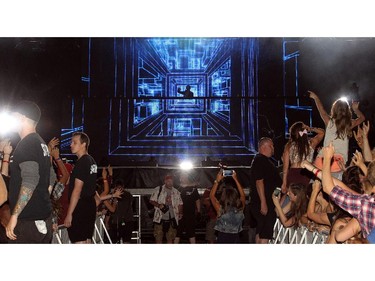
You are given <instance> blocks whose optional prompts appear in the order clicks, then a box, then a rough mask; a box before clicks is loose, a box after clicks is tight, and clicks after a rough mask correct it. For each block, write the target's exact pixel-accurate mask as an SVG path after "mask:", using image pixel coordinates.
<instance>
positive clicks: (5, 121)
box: [0, 111, 17, 135]
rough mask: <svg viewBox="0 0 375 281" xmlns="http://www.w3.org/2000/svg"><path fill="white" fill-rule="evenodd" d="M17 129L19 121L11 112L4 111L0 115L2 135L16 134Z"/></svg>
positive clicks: (0, 132) (0, 131)
mask: <svg viewBox="0 0 375 281" xmlns="http://www.w3.org/2000/svg"><path fill="white" fill-rule="evenodd" d="M16 128H17V120H16V118H15V117H14V116H12V115H11V114H9V112H6V111H3V112H1V113H0V134H1V135H6V134H8V133H10V132H14V131H15V129H16Z"/></svg>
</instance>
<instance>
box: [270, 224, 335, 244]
mask: <svg viewBox="0 0 375 281" xmlns="http://www.w3.org/2000/svg"><path fill="white" fill-rule="evenodd" d="M273 237H274V238H273V239H271V240H270V242H269V244H325V243H326V240H327V237H328V233H327V232H326V231H317V230H313V231H310V230H309V229H308V227H307V226H300V227H297V228H294V227H284V226H283V224H282V223H281V221H280V220H279V219H276V222H275V224H274V227H273Z"/></svg>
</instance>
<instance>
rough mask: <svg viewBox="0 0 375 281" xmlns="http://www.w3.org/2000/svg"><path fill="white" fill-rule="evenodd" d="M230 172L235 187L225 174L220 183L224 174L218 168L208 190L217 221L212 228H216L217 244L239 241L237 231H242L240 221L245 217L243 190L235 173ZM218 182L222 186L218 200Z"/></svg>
mask: <svg viewBox="0 0 375 281" xmlns="http://www.w3.org/2000/svg"><path fill="white" fill-rule="evenodd" d="M232 172H233V174H232V176H231V178H232V179H233V181H234V184H235V186H236V188H234V187H233V185H232V183H231V181H230V180H229V177H230V176H226V177H225V181H224V182H223V183H222V181H223V180H224V175H223V169H220V171H219V173H218V174H217V175H216V180H215V181H214V185H213V186H212V189H211V192H210V200H211V202H212V205H213V207H214V208H215V210H216V213H217V221H216V225H215V227H214V228H215V230H217V240H216V243H218V244H227V243H239V242H240V236H239V233H240V232H241V231H242V222H243V220H244V218H245V215H244V212H243V210H244V208H245V192H244V190H243V187H242V185H241V183H240V182H239V180H238V178H237V173H236V172H235V171H232ZM220 184H223V185H224V186H223V192H222V194H221V197H220V200H218V199H217V198H216V196H215V194H216V191H217V189H218V186H219V185H220Z"/></svg>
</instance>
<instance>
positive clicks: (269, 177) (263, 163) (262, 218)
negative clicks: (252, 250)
mask: <svg viewBox="0 0 375 281" xmlns="http://www.w3.org/2000/svg"><path fill="white" fill-rule="evenodd" d="M258 150H259V153H258V154H257V155H255V157H254V159H253V162H252V163H251V191H250V211H251V214H252V216H253V217H254V218H255V220H256V223H257V226H256V237H255V243H257V244H267V243H268V242H269V240H270V239H272V236H273V226H274V224H275V222H276V212H275V205H274V204H273V201H272V193H273V191H274V190H275V188H276V187H280V186H281V184H282V179H281V177H280V175H279V172H278V170H277V168H276V166H275V165H274V164H273V163H272V162H271V159H270V157H271V156H272V155H273V154H274V146H273V141H272V140H271V139H270V138H261V139H260V140H259V142H258Z"/></svg>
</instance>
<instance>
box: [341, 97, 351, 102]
mask: <svg viewBox="0 0 375 281" xmlns="http://www.w3.org/2000/svg"><path fill="white" fill-rule="evenodd" d="M339 100H341V101H344V102H347V103H348V102H349V101H348V98H347V97H341V98H339Z"/></svg>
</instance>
